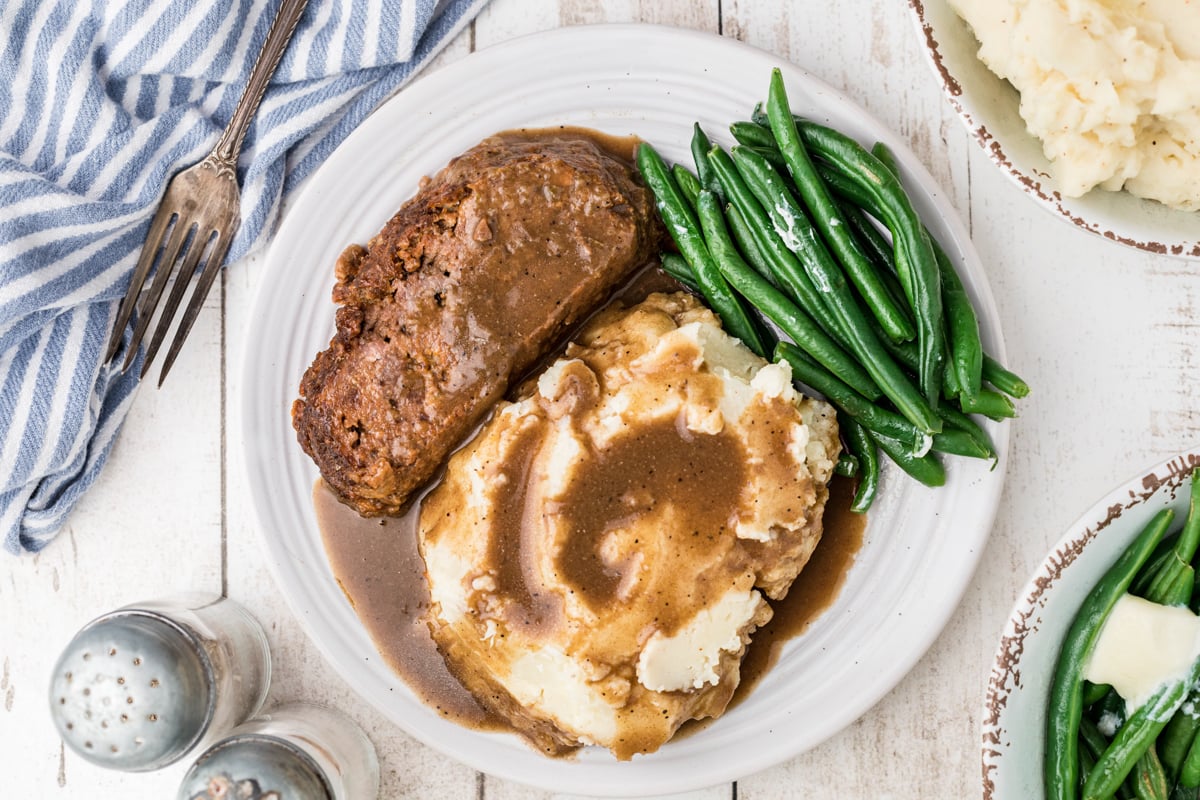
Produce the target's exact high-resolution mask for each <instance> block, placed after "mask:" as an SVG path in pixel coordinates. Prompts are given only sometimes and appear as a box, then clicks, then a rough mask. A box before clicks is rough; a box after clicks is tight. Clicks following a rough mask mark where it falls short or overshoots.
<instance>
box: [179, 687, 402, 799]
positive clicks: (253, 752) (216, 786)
mask: <svg viewBox="0 0 1200 800" xmlns="http://www.w3.org/2000/svg"><path fill="white" fill-rule="evenodd" d="M235 792H240V793H241V794H235ZM378 794H379V762H378V760H377V759H376V755H375V748H374V747H373V746H372V745H371V742H370V740H369V739H368V738H367V736H366V734H365V733H363V732H362V729H360V728H359V727H358V726H357V725H356V724H355V723H354V722H353V721H351V720H350V719H348V718H347V717H345V716H344V715H342V714H340V713H338V712H336V711H333V710H331V709H328V708H324V707H322V706H317V705H311V704H308V703H292V704H289V705H284V706H280V707H279V708H277V709H273V710H272V711H271V712H270V713H269V714H266V715H263V716H260V717H257V718H255V719H252V720H250V721H248V722H246V723H244V724H242V725H239V726H238V727H237V729H236V730H234V731H233V732H232V733H231V734H230V735H229V736H227V737H226V738H224V739H222V740H221V741H219V742H217V743H216V744H214V745H213V746H212V747H210V748H209V749H208V750H206V751H205V752H204V753H203V754H201V755H200V757H199V758H197V759H196V762H195V763H194V764H193V765H192V768H191V769H190V770H189V771H188V773H187V775H186V776H185V777H184V780H183V783H182V784H181V785H180V789H179V794H178V796H177V797H178V800H217V798H223V797H225V796H236V797H241V796H243V795H244V796H245V797H247V798H253V800H258V799H259V798H263V799H264V800H265V798H274V797H286V798H289V800H290V799H291V798H295V800H375V798H376V797H377V795H378Z"/></svg>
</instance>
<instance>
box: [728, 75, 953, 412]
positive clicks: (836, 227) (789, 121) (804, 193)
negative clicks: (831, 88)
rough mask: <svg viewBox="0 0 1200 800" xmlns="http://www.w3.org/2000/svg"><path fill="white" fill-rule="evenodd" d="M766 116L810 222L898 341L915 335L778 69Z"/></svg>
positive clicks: (773, 78) (876, 315)
mask: <svg viewBox="0 0 1200 800" xmlns="http://www.w3.org/2000/svg"><path fill="white" fill-rule="evenodd" d="M767 116H768V118H769V119H770V121H771V132H772V133H773V134H774V135H775V140H776V141H777V142H778V143H779V152H780V153H782V154H783V159H784V162H785V163H786V164H787V169H788V172H789V173H790V174H791V176H792V183H793V184H794V185H795V187H796V189H797V190H798V191H799V193H800V199H801V200H802V201H803V203H804V205H805V207H806V208H807V209H808V212H809V214H811V216H812V221H813V223H814V225H815V227H816V229H817V230H818V231H820V233H821V236H822V238H824V240H825V243H826V244H827V245H828V246H829V249H830V250H831V251H832V253H833V255H834V256H836V257H837V260H838V261H839V262H840V263H841V265H842V267H843V268H845V271H846V275H847V276H848V277H849V278H850V281H851V282H852V283H853V284H854V286H855V288H857V289H858V291H859V294H861V295H862V298H863V300H864V301H865V302H866V305H867V308H868V309H870V311H871V313H873V314H874V315H875V318H876V319H877V320H879V324H880V325H882V326H883V330H884V332H886V333H887V335H888V336H890V337H891V338H892V339H893V340H894V341H898V342H903V341H907V340H909V339H911V338H913V337H914V336H915V335H916V331H915V330H914V329H913V326H912V324H911V323H910V322H909V321H908V317H907V315H906V314H905V313H903V312H902V311H901V310H900V308H899V307H898V306H897V305H896V304H895V303H894V302H893V301H892V298H891V296H890V295H889V294H888V292H887V289H886V288H885V286H884V284H883V282H882V281H881V280H880V279H879V277H878V276H877V275H876V272H875V269H874V267H873V266H872V264H871V262H870V260H869V259H868V258H867V256H866V254H865V253H863V252H862V251H861V250H860V249H859V248H858V245H857V244H856V243H855V241H854V235H853V232H852V231H851V229H850V227H849V226H848V225H846V224H845V223H844V222H843V221H842V220H841V219H840V217H839V211H838V208H837V205H836V204H835V203H834V200H833V197H831V196H830V194H829V190H828V189H827V188H826V186H825V183H824V182H823V181H822V180H821V177H820V176H819V175H817V172H816V169H815V168H814V167H813V163H812V159H811V158H809V155H808V150H807V149H806V148H805V146H804V143H803V142H802V141H801V140H800V132H799V131H798V130H797V129H796V120H795V119H794V118H793V117H792V111H791V107H790V106H789V105H788V97H787V89H786V88H785V87H784V84H783V73H782V72H780V71H779V69H774V70H772V72H771V88H770V91H769V93H768V96H767ZM751 124H753V123H751ZM938 388H939V389H940V388H941V387H940V386H939V387H938ZM927 398H928V400H929V401H930V402H931V403H933V402H935V397H931V396H927Z"/></svg>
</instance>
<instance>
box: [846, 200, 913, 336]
mask: <svg viewBox="0 0 1200 800" xmlns="http://www.w3.org/2000/svg"><path fill="white" fill-rule="evenodd" d="M837 203H838V211H839V212H840V213H841V217H840V218H841V219H843V220H845V221H846V222H847V224H848V225H849V226H850V230H851V231H852V232H853V234H854V240H855V241H856V242H857V243H858V246H859V247H861V248H862V250H863V252H864V253H866V254H867V257H868V258H870V259H871V263H873V264H874V265H875V271H876V273H877V274H878V276H879V280H881V281H882V282H883V285H884V287H885V288H886V289H887V292H888V294H889V295H891V298H892V300H893V302H895V304H896V307H897V308H899V309H900V310H901V312H902V313H904V315H905V319H908V320H909V323H910V324H911V322H912V316H911V312H910V310H909V308H908V305H907V304H908V299H907V298H906V297H905V296H904V288H903V287H902V286H901V285H900V279H899V278H897V277H896V265H895V264H894V263H893V258H892V250H891V247H892V245H891V243H890V242H888V241H887V240H886V239H884V238H883V234H882V233H880V232H879V229H878V228H876V227H875V225H874V224H873V223H872V222H871V221H870V220H869V219H867V215H866V212H864V211H863V210H862V209H861V208H859V207H858V206H856V205H854V204H853V203H851V202H849V201H847V200H845V199H844V198H840V197H839V198H838V200H837Z"/></svg>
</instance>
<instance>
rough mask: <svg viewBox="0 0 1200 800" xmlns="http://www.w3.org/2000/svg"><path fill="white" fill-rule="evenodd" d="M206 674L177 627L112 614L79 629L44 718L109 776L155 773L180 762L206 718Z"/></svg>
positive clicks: (209, 706)
mask: <svg viewBox="0 0 1200 800" xmlns="http://www.w3.org/2000/svg"><path fill="white" fill-rule="evenodd" d="M212 686H213V683H212V668H211V665H210V663H209V662H208V660H207V658H206V656H205V655H204V654H203V651H202V650H201V648H200V645H199V643H198V642H197V641H196V640H195V638H194V637H193V636H189V635H188V633H185V632H184V630H183V629H181V628H180V627H178V626H176V625H174V624H172V623H170V622H168V621H166V620H165V619H162V618H160V617H158V616H156V615H151V614H147V613H145V612H115V613H114V614H110V615H107V616H105V617H101V618H100V619H97V620H95V621H94V622H92V623H89V624H88V625H87V626H86V627H84V628H83V630H81V631H80V632H79V633H78V634H76V636H75V638H74V639H72V640H71V643H70V644H69V645H67V648H66V650H64V651H63V654H62V655H61V656H60V657H59V659H58V663H57V664H56V665H55V667H54V675H53V677H52V679H51V683H50V710H51V714H52V715H53V717H54V722H55V725H56V726H57V727H58V731H59V734H60V735H61V736H62V738H63V741H64V742H66V744H67V745H68V746H69V747H70V748H71V749H72V750H74V751H75V752H76V753H78V754H79V755H81V756H83V757H84V758H86V759H87V760H89V761H91V762H93V763H95V764H97V765H99V766H102V767H108V768H111V769H120V770H130V771H142V770H152V769H158V768H160V767H163V766H166V765H167V764H170V763H172V762H174V761H177V760H179V759H180V758H182V757H183V756H184V755H186V754H187V752H188V751H189V750H191V749H192V748H193V747H194V746H195V745H196V744H197V743H198V742H199V741H200V739H201V738H202V736H203V735H204V732H205V729H206V728H207V726H208V724H209V721H210V720H211V718H212V713H213V704H214V703H215V697H214V694H213V688H212Z"/></svg>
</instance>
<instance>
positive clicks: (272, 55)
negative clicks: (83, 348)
mask: <svg viewBox="0 0 1200 800" xmlns="http://www.w3.org/2000/svg"><path fill="white" fill-rule="evenodd" d="M307 3H308V0H282V3H281V4H280V6H279V11H278V12H277V13H276V15H275V20H274V21H273V22H272V23H271V29H270V31H268V32H267V40H266V42H264V43H263V48H262V50H261V51H260V52H259V54H258V58H257V59H256V60H255V62H254V67H253V69H251V70H250V78H249V80H247V81H246V88H245V90H244V91H243V92H242V96H241V99H240V100H238V104H237V107H236V108H235V109H234V111H233V116H232V117H231V118H230V120H229V124H228V125H227V126H226V127H225V130H224V132H222V134H221V139H220V141H218V142H217V146H216V147H214V148H213V150H212V152H211V153H209V154H208V155H207V156H206V157H205V158H204V160H203V161H201V162H200V163H198V164H194V165H192V166H190V167H188V168H187V169H185V170H183V171H182V172H180V173H179V174H177V175H176V176H175V177H174V178H172V179H171V182H170V183H169V184H167V191H166V193H165V194H164V195H163V199H162V201H161V202H160V203H159V206H158V212H157V213H156V214H155V215H154V220H153V221H152V222H151V223H150V232H149V233H148V234H147V235H146V243H145V244H144V245H142V252H141V255H140V256H138V262H137V266H136V267H134V270H133V278H132V280H131V282H130V284H129V289H128V291H126V293H125V297H124V298H123V299H122V300H121V307H120V308H119V309H118V311H117V321H116V323H115V324H114V326H113V331H112V335H111V336H110V337H109V340H108V351H107V353H106V355H105V356H104V361H105V363H107V362H109V361H111V360H112V358H113V356H114V355H116V352H117V350H118V349H119V348H120V346H121V337H122V335H123V334H124V331H125V326H126V325H128V324H129V319H130V317H132V316H133V309H134V307H135V306H138V297H139V295H142V287H143V286H144V284H145V282H146V277H147V276H148V275H149V274H150V270H151V267H153V266H154V264H155V262H156V261H157V263H158V269H157V270H156V271H155V274H154V281H153V283H151V284H150V288H149V290H147V292H146V293H145V295H144V296H142V299H141V305H140V306H138V323H137V327H136V328H135V329H134V331H133V339H132V340H131V341H130V343H129V349H128V350H127V351H126V353H125V361H124V363H123V364H122V365H121V371H122V372H124V371H125V370H127V369H129V367H130V365H131V364H133V361H134V359H135V358H136V357H137V351H138V346H139V345H140V344H141V342H142V338H143V337H144V336H145V335H146V330H147V329H148V328H149V327H150V320H151V317H152V316H153V315H154V311H155V309H156V308H157V307H158V303H159V300H161V299H162V295H163V291H164V290H165V289H166V286H167V283H168V282H169V281H170V278H171V275H172V273H173V272H174V271H175V265H176V264H177V263H179V262H180V261H182V266H181V267H180V269H179V271H178V273H177V274H176V275H175V281H174V284H173V285H172V286H171V292H170V294H169V295H168V297H167V302H166V305H164V306H163V308H162V312H161V313H160V314H159V315H158V325H157V326H156V327H155V329H154V335H153V336H152V337H151V338H150V344H149V346H148V347H147V348H146V360H145V362H144V363H143V364H142V372H141V377H145V376H146V373H147V372H148V371H149V369H150V364H151V362H152V361H153V360H154V356H155V355H156V354H157V353H158V348H159V346H160V345H162V342H163V338H164V337H165V336H166V334H167V330H168V329H169V328H170V326H171V320H172V319H173V318H174V316H175V311H176V309H178V308H179V302H180V301H181V300H182V299H183V294H184V292H185V291H187V287H188V285H189V284H190V283H192V278H193V277H194V276H195V275H196V272H197V268H198V267H199V266H200V260H201V258H202V257H203V256H204V254H205V253H206V252H207V253H208V256H207V258H206V259H205V261H204V268H203V271H201V272H200V277H199V280H197V281H196V289H195V291H193V292H192V297H191V300H189V301H188V305H187V309H186V310H185V311H184V314H183V318H182V319H181V320H180V321H179V327H178V328H177V329H176V331H175V338H174V339H173V340H172V341H171V347H170V349H169V350H168V351H167V357H166V361H165V362H163V367H162V372H160V373H159V375H158V385H159V386H162V382H163V380H164V379H165V378H166V377H167V371H168V370H170V369H171V365H172V364H174V363H175V357H176V356H177V355H179V349H180V347H182V346H183V341H184V339H186V338H187V335H188V332H189V331H190V330H191V329H192V323H194V322H195V321H196V317H197V316H198V315H199V313H200V309H201V307H202V306H203V305H204V298H205V297H206V296H207V295H208V290H209V289H210V288H212V284H213V280H214V279H215V278H216V277H217V272H218V271H219V270H220V268H221V264H222V262H224V260H225V255H226V253H228V252H229V244H230V242H231V241H233V236H234V234H235V233H236V232H237V229H238V225H239V224H240V223H241V215H240V212H239V204H240V200H241V191H240V190H239V189H238V183H237V162H238V156H239V155H240V154H241V151H242V140H243V139H244V138H245V136H246V130H247V129H248V128H249V127H250V122H251V120H253V119H254V114H255V112H256V111H258V105H259V103H260V102H262V98H263V93H264V92H265V91H266V89H267V82H268V81H270V80H271V76H272V75H274V74H275V68H276V67H278V66H279V59H280V58H281V57H282V56H283V51H284V50H285V49H286V48H287V45H288V42H289V41H291V38H292V33H293V32H295V30H296V23H298V22H299V21H300V15H301V14H302V13H303V12H304V7H305V5H307ZM160 254H161V257H160Z"/></svg>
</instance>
